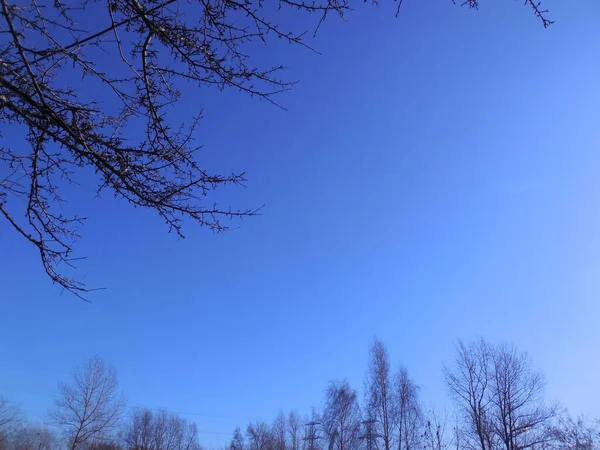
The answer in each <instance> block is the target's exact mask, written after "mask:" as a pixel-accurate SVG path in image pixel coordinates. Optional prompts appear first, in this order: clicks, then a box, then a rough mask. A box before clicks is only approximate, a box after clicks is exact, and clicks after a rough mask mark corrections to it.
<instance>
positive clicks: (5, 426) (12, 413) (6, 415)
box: [0, 396, 19, 450]
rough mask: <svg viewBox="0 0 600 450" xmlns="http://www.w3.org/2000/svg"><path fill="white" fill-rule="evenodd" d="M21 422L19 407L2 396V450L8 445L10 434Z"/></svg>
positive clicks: (0, 423) (0, 410)
mask: <svg viewBox="0 0 600 450" xmlns="http://www.w3.org/2000/svg"><path fill="white" fill-rule="evenodd" d="M18 422H19V409H18V408H17V407H16V406H15V405H14V404H12V403H11V402H9V401H8V400H7V399H6V398H4V397H2V396H0V450H1V449H2V448H3V447H4V446H6V445H7V442H8V435H9V434H10V432H11V430H12V429H13V427H14V426H15V425H16V424H17V423H18Z"/></svg>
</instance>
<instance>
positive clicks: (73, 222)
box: [0, 0, 551, 294]
mask: <svg viewBox="0 0 600 450" xmlns="http://www.w3.org/2000/svg"><path fill="white" fill-rule="evenodd" d="M275 3H276V4H277V5H278V6H279V8H269V7H268V6H267V4H266V2H265V3H264V2H261V1H256V0H228V1H218V0H201V1H192V2H184V1H181V0H107V1H106V2H89V1H87V0H74V1H69V2H62V1H54V0H36V1H34V2H16V1H14V0H13V1H12V2H11V0H0V6H1V8H0V14H1V20H2V34H3V36H4V40H3V41H2V42H3V45H2V49H1V51H0V126H1V127H2V128H1V129H0V132H4V133H6V132H7V131H8V132H10V134H11V137H13V138H15V139H19V140H20V141H21V142H20V144H21V145H15V146H14V148H11V147H8V146H7V147H2V148H0V162H1V163H3V165H4V168H3V169H2V170H1V171H0V173H1V175H0V176H1V178H0V215H1V216H2V217H4V219H5V220H6V221H7V223H8V224H10V226H11V227H12V228H13V229H14V230H15V232H16V233H17V234H18V235H20V236H21V237H22V238H24V239H25V240H26V241H28V242H29V243H31V244H32V245H33V246H34V247H35V248H36V249H37V251H38V252H39V254H40V257H41V262H42V264H43V267H44V270H45V271H46V273H47V274H48V276H49V277H50V278H51V280H52V281H53V282H55V283H58V284H59V285H61V286H62V287H64V288H65V289H67V290H69V291H71V292H74V293H76V294H81V293H83V292H86V291H87V290H88V289H87V288H86V286H84V285H83V284H82V283H81V282H79V281H78V280H77V279H74V278H73V277H72V276H70V275H69V274H68V273H67V272H65V270H64V266H65V265H70V264H72V263H73V259H74V257H73V243H74V241H75V240H76V238H78V237H79V234H78V233H79V231H78V230H79V226H80V225H81V224H82V223H83V221H84V217H82V216H81V215H80V214H78V213H77V211H70V210H68V209H67V208H66V206H64V205H65V202H66V200H67V199H66V198H64V197H63V196H64V192H65V187H66V186H67V185H69V184H73V183H78V182H79V181H80V180H85V181H86V182H92V183H93V184H92V186H94V187H95V188H96V190H97V193H98V194H101V193H105V192H106V193H108V194H109V195H114V196H115V197H117V198H120V199H123V200H125V201H126V202H129V203H130V204H131V205H133V206H135V207H141V208H146V209H149V210H151V211H153V212H155V213H156V214H158V216H159V217H160V218H161V219H162V220H163V221H164V222H165V223H166V225H167V227H168V228H169V229H170V230H173V231H175V232H176V233H178V234H179V235H181V236H183V234H182V221H183V220H185V219H191V221H193V222H195V223H197V224H199V225H200V226H205V227H208V228H210V229H212V230H215V231H222V230H225V229H227V228H228V226H227V224H226V223H224V222H223V219H227V218H234V217H244V216H250V215H253V214H255V213H256V209H253V208H250V209H232V208H229V207H221V206H218V205H217V204H215V203H214V202H211V201H210V200H208V198H209V197H208V196H209V194H211V193H212V191H214V190H215V189H217V188H219V187H223V186H227V185H239V184H242V183H243V182H244V181H245V179H246V178H245V174H244V173H232V174H218V173H210V172H209V171H208V170H206V168H204V167H202V165H201V164H200V163H199V162H198V159H197V156H196V155H197V150H198V149H199V146H198V145H197V144H196V143H195V142H194V138H195V135H194V131H195V128H196V125H197V123H198V120H199V119H200V111H198V115H197V116H196V117H190V118H189V120H188V121H187V122H186V123H184V122H183V121H181V120H178V119H176V118H174V117H172V116H171V115H170V113H171V112H172V111H173V110H174V107H175V106H176V105H177V102H178V101H179V100H180V98H181V93H182V89H183V88H184V86H185V85H186V84H192V85H197V86H199V87H216V88H218V89H225V88H233V89H235V90H238V91H240V92H242V93H244V94H247V95H250V96H254V97H259V98H261V99H264V100H267V101H270V102H273V103H275V99H274V95H275V94H277V93H279V92H282V91H285V90H288V89H290V88H291V87H292V85H293V84H294V83H293V82H292V81H288V80H285V79H282V78H281V77H280V76H279V73H280V71H281V69H283V67H282V66H280V65H278V64H273V65H267V66H264V67H257V66H256V63H255V62H254V56H253V55H254V54H255V52H256V46H255V45H253V44H254V43H256V42H264V43H267V42H270V41H271V40H273V39H282V40H285V41H287V42H289V43H291V44H295V45H299V46H304V47H308V45H307V43H306V42H305V40H303V35H304V33H303V32H298V33H295V32H293V31H290V30H288V29H285V28H284V27H283V26H281V25H280V24H279V23H278V21H279V18H280V17H281V16H280V14H289V13H290V12H291V13H293V14H296V15H302V13H313V14H316V16H317V18H316V21H315V22H316V26H317V28H318V26H319V25H321V23H322V22H323V21H324V20H325V18H326V17H328V16H330V15H339V16H343V15H344V13H345V12H346V11H348V9H350V6H351V5H350V2H349V1H348V0H340V1H337V0H336V1H331V0H315V1H304V0H301V1H294V0H277V1H276V2H275ZM373 3H377V2H376V1H374V2H373ZM401 3H402V2H401V1H398V2H397V4H398V8H399V7H400V4H401ZM525 3H526V4H528V5H529V6H530V7H531V8H533V11H534V14H535V15H536V16H537V17H539V18H540V19H541V20H542V23H543V25H544V26H545V27H546V26H548V25H549V24H550V23H551V21H550V20H548V19H547V18H546V11H545V10H544V9H541V7H540V6H539V3H538V2H537V0H526V1H525ZM464 4H466V5H468V6H469V7H471V8H475V7H477V6H478V1H477V0H467V1H465V2H464ZM269 5H270V4H269ZM90 15H93V16H94V17H95V20H93V21H89V20H84V18H85V17H89V16H90ZM296 19H300V17H296ZM297 21H298V20H296V22H297ZM98 55H102V58H99V57H98Z"/></svg>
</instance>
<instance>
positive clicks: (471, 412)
mask: <svg viewBox="0 0 600 450" xmlns="http://www.w3.org/2000/svg"><path fill="white" fill-rule="evenodd" d="M490 358H491V356H490V354H489V348H488V345H487V344H486V343H485V342H484V341H483V339H482V340H479V341H477V342H474V343H472V344H470V345H469V346H467V345H465V344H464V343H463V342H459V343H458V345H457V348H456V359H455V362H454V367H453V368H452V369H449V368H447V367H446V368H444V373H445V378H446V384H447V385H448V388H449V390H450V394H451V395H452V396H453V398H454V399H455V401H456V403H457V405H458V407H459V410H460V411H461V412H462V414H463V419H464V427H465V429H464V430H462V431H464V433H462V435H463V437H464V438H465V439H464V443H465V445H466V446H467V447H468V448H470V449H474V450H492V448H493V446H492V442H493V430H492V424H491V417H490V415H491V412H490V403H491V401H490V374H489V369H490Z"/></svg>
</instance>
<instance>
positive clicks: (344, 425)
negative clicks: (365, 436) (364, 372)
mask: <svg viewBox="0 0 600 450" xmlns="http://www.w3.org/2000/svg"><path fill="white" fill-rule="evenodd" d="M360 420H361V415H360V407H359V405H358V400H357V396H356V391H355V390H354V389H352V388H351V387H350V384H349V383H348V381H347V380H343V381H332V382H331V383H329V387H328V388H327V391H326V394H325V407H324V408H323V414H322V427H323V430H324V432H325V437H326V439H327V442H328V449H329V450H355V449H356V448H357V446H358V443H359V438H360Z"/></svg>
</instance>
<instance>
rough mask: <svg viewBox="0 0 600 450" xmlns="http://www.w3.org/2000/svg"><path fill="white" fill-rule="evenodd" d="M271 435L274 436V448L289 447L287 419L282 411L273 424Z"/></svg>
mask: <svg viewBox="0 0 600 450" xmlns="http://www.w3.org/2000/svg"><path fill="white" fill-rule="evenodd" d="M271 435H272V436H273V448H274V450H286V448H287V439H286V438H287V419H286V417H285V414H284V413H283V412H282V411H280V412H279V414H277V417H275V420H274V421H273V425H272V426H271Z"/></svg>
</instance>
